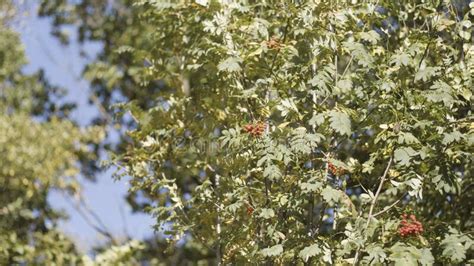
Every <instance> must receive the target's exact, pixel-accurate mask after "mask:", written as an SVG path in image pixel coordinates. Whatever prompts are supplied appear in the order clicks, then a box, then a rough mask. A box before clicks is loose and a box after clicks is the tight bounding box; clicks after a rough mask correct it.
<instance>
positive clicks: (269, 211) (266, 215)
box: [260, 208, 275, 219]
mask: <svg viewBox="0 0 474 266" xmlns="http://www.w3.org/2000/svg"><path fill="white" fill-rule="evenodd" d="M260 217H262V218H264V219H270V218H273V217H275V211H273V210H272V209H268V208H263V209H262V210H261V212H260Z"/></svg>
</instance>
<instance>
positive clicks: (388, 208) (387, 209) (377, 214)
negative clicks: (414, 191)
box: [372, 195, 405, 217]
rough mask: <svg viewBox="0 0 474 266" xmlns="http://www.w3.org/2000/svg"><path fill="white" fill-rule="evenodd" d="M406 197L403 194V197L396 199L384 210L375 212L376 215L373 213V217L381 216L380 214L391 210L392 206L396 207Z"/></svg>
mask: <svg viewBox="0 0 474 266" xmlns="http://www.w3.org/2000/svg"><path fill="white" fill-rule="evenodd" d="M404 197H405V195H403V196H402V197H401V198H399V199H398V200H396V201H395V202H394V203H392V204H390V206H388V207H385V208H384V209H383V210H381V211H379V212H377V213H375V214H374V215H372V217H375V216H379V215H380V214H382V213H385V212H387V211H389V210H390V209H391V208H393V207H395V205H397V204H398V203H399V202H400V201H401V200H402V199H403V198H404Z"/></svg>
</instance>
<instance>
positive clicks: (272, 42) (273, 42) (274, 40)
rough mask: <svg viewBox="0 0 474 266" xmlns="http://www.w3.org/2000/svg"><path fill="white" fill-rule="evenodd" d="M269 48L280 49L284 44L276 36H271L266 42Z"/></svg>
mask: <svg viewBox="0 0 474 266" xmlns="http://www.w3.org/2000/svg"><path fill="white" fill-rule="evenodd" d="M265 43H266V45H267V47H268V48H269V49H276V50H279V49H280V48H281V47H282V44H281V43H280V41H279V40H278V38H276V37H271V38H270V40H268V41H266V42H265Z"/></svg>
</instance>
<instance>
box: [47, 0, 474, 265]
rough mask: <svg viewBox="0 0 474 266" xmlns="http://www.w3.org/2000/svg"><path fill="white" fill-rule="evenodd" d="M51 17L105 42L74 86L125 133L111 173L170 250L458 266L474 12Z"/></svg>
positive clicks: (432, 5)
mask: <svg viewBox="0 0 474 266" xmlns="http://www.w3.org/2000/svg"><path fill="white" fill-rule="evenodd" d="M48 4H49V5H48ZM66 4H67V3H66V1H61V2H60V3H58V2H57V1H56V2H54V1H43V11H44V13H43V14H45V15H52V16H54V17H55V18H56V20H55V21H56V22H57V23H56V25H57V26H58V27H59V26H61V25H63V24H64V23H69V22H74V21H75V19H77V18H81V20H82V21H83V23H82V24H80V32H81V33H82V35H81V37H82V38H83V39H84V40H86V39H87V40H102V41H104V43H105V49H104V52H103V53H102V54H101V55H100V56H99V58H98V59H97V62H96V63H95V64H93V65H91V66H90V67H89V69H88V70H89V71H86V73H87V74H88V77H90V78H91V80H92V84H93V85H94V86H96V87H95V88H96V89H97V92H98V94H99V99H100V100H101V104H103V105H105V106H106V107H108V106H110V105H109V104H110V103H112V102H113V97H112V96H113V93H114V92H118V93H119V94H120V95H121V96H124V97H125V99H126V101H125V103H124V104H122V105H120V106H119V108H121V110H123V111H124V112H129V113H130V114H131V116H132V118H133V120H134V122H132V123H130V124H129V125H131V126H132V127H135V129H132V130H130V132H129V133H128V134H127V135H126V139H127V142H128V144H127V142H125V145H124V146H123V147H124V148H123V149H120V150H117V157H116V159H115V161H114V163H115V164H117V165H120V166H122V167H123V170H124V172H123V174H127V175H130V176H131V177H132V184H133V188H132V191H131V193H132V195H133V194H134V193H136V192H141V193H144V194H145V195H147V196H148V201H147V204H149V205H150V207H149V208H148V209H149V211H150V212H151V213H152V214H153V215H155V216H156V217H157V223H158V224H157V225H158V228H160V229H161V230H164V231H165V232H166V234H167V235H170V236H171V237H172V239H173V240H174V241H175V242H171V243H170V245H169V246H170V247H171V248H173V247H174V244H173V243H177V241H178V240H184V241H188V242H187V243H193V245H194V246H195V247H198V248H197V250H200V253H201V254H202V258H203V259H208V254H212V256H214V257H215V261H218V262H222V263H226V262H233V263H240V262H241V263H248V262H254V263H263V262H267V263H281V264H284V263H290V262H291V263H295V262H300V263H302V262H305V263H308V264H311V263H312V264H321V263H334V264H344V263H346V264H382V263H394V264H395V265H417V264H422V265H430V264H433V263H435V262H436V263H445V264H456V263H467V262H468V261H471V260H472V244H473V241H472V226H473V225H472V219H471V215H472V207H471V206H470V204H469V202H471V201H472V199H473V191H472V187H473V186H472V181H473V180H472V171H473V169H472V153H473V150H472V144H473V130H474V124H473V123H472V121H473V117H472V110H471V100H472V79H473V76H474V75H473V73H474V72H473V69H474V47H473V39H472V20H473V19H472V18H473V16H474V4H472V3H470V4H469V2H466V1H398V2H397V1H395V2H394V1H375V2H370V1H369V2H364V3H360V2H359V1H331V2H329V1H314V2H311V3H307V2H303V1H280V2H276V3H267V2H265V1H264V2H258V1H257V2H254V1H249V2H242V3H229V2H228V1H196V2H193V3H188V2H186V1H182V2H180V3H170V2H168V1H157V0H142V1H138V2H136V3H135V4H136V5H135V7H133V8H127V5H128V4H130V3H129V2H127V1H118V2H116V4H115V5H114V6H112V9H108V11H107V12H104V11H101V10H106V7H107V4H106V3H105V2H100V3H99V2H94V1H84V2H83V3H81V4H78V5H77V6H76V7H77V8H78V9H72V10H76V13H72V14H76V15H77V16H69V17H70V18H72V21H63V20H61V18H65V17H66V16H63V15H64V13H56V12H55V8H57V7H58V6H59V7H64V6H66ZM66 10H71V9H66ZM77 10H79V12H78V11H77ZM81 10H89V12H80V11H81ZM110 10H112V11H110ZM108 12H109V13H108ZM114 12H121V13H119V14H120V16H115V15H116V14H118V13H114ZM91 14H92V15H91ZM102 15H103V18H102ZM90 16H94V17H98V18H102V19H103V20H101V21H100V22H99V23H98V24H94V21H95V20H87V19H84V18H90ZM77 21H79V20H77ZM123 25H127V26H126V31H123V30H122V31H120V30H119V29H120V28H121V27H123ZM58 32H59V31H58ZM138 88H141V89H138ZM111 99H112V101H111ZM126 119H127V116H124V120H123V121H126ZM403 214H407V216H402V215H403ZM411 215H413V216H411ZM159 226H161V227H159ZM195 260H198V259H197V258H195Z"/></svg>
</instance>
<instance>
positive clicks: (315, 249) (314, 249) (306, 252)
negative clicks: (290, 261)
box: [298, 244, 322, 262]
mask: <svg viewBox="0 0 474 266" xmlns="http://www.w3.org/2000/svg"><path fill="white" fill-rule="evenodd" d="M321 253H322V250H321V248H320V247H319V245H318V244H313V245H311V246H309V247H305V248H304V249H302V250H301V251H300V253H299V254H298V256H299V257H300V258H302V259H303V260H304V261H305V262H306V261H308V259H309V258H311V257H314V256H317V255H319V254H321Z"/></svg>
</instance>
